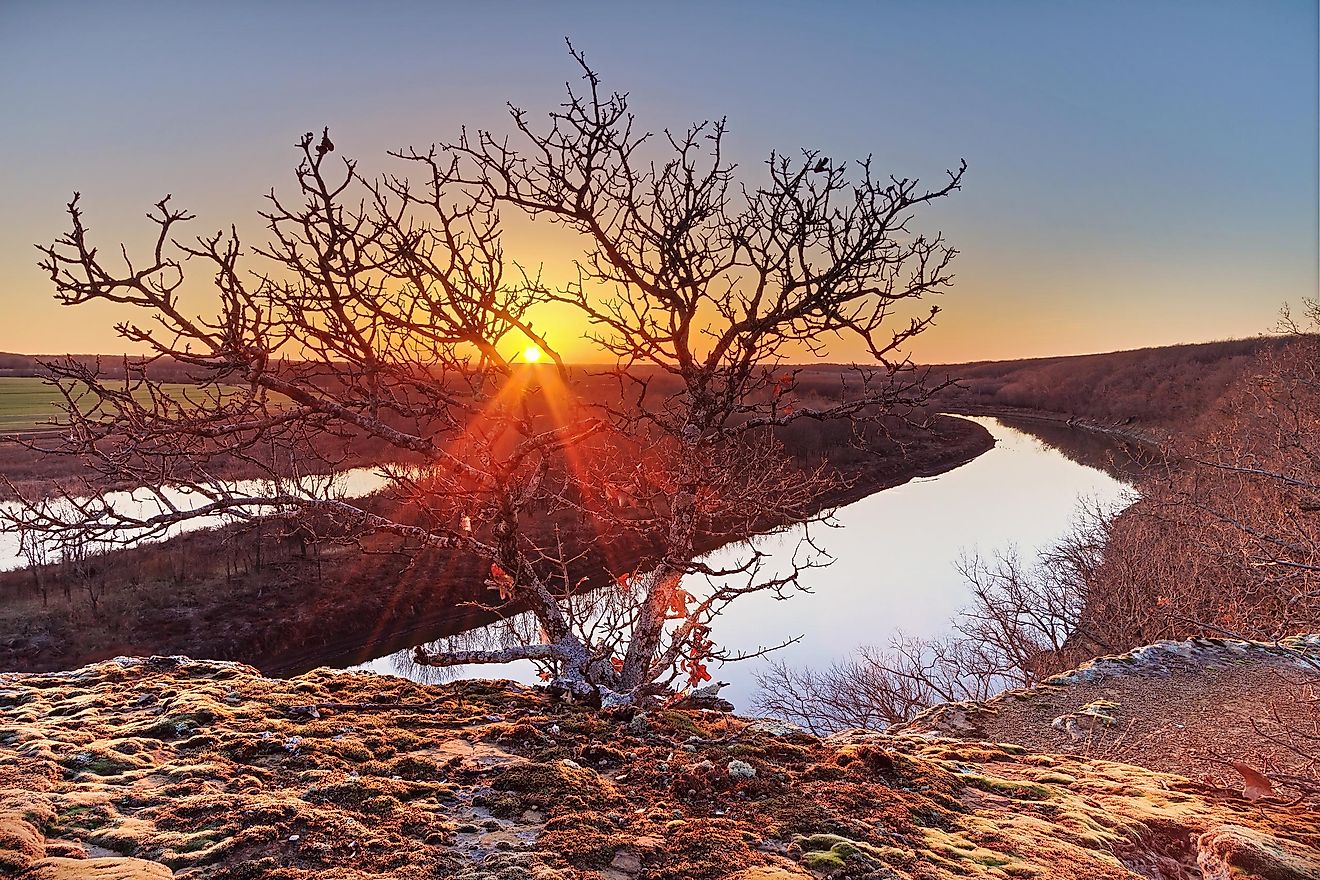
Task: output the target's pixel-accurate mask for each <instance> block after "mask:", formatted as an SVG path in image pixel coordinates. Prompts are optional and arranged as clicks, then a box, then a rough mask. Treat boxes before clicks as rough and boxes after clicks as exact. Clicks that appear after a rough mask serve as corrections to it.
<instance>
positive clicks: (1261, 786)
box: [1229, 761, 1274, 801]
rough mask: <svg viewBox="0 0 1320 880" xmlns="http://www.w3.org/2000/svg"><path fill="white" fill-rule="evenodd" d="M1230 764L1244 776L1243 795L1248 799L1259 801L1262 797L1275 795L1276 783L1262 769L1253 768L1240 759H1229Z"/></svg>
mask: <svg viewBox="0 0 1320 880" xmlns="http://www.w3.org/2000/svg"><path fill="white" fill-rule="evenodd" d="M1229 766H1231V767H1232V768H1233V769H1234V770H1236V771H1237V772H1238V775H1239V776H1241V777H1242V796H1243V797H1245V798H1246V799H1247V800H1249V801H1258V800H1260V799H1261V798H1269V797H1274V783H1273V782H1270V781H1269V779H1267V778H1266V777H1265V776H1264V774H1262V773H1261V772H1260V771H1258V770H1253V769H1252V768H1250V767H1248V766H1247V765H1246V764H1243V763H1241V762H1240V761H1229Z"/></svg>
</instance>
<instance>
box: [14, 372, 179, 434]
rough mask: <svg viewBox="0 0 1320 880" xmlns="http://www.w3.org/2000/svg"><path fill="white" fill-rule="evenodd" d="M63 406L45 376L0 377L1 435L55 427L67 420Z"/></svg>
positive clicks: (173, 389)
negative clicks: (43, 377)
mask: <svg viewBox="0 0 1320 880" xmlns="http://www.w3.org/2000/svg"><path fill="white" fill-rule="evenodd" d="M161 387H162V388H163V389H165V391H166V392H168V393H170V394H176V395H181V394H183V393H184V392H185V391H187V390H188V389H189V388H195V387H196V386H189V385H183V384H164V385H162V386H161ZM134 397H137V398H138V399H146V393H145V392H136V393H135V394H134ZM63 405H64V398H63V397H62V396H61V395H60V393H59V391H58V390H57V389H56V388H54V387H53V386H51V385H49V384H47V383H46V381H45V380H43V379H36V378H31V377H26V376H0V434H21V433H30V432H34V431H48V430H52V429H54V428H55V426H56V425H58V424H59V423H60V422H61V421H63V418H62V417H63V415H64V412H63V409H62V407H63ZM52 422H54V423H55V424H52Z"/></svg>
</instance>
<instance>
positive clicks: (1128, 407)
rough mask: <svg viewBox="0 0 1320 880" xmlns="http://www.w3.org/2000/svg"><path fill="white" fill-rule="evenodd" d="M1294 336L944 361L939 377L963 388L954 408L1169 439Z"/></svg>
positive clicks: (949, 402)
mask: <svg viewBox="0 0 1320 880" xmlns="http://www.w3.org/2000/svg"><path fill="white" fill-rule="evenodd" d="M1292 339H1293V337H1279V336H1270V337H1265V336H1261V337H1254V338H1250V339H1234V340H1227V341H1223V342H1206V343H1199V344H1191V345H1169V346H1163V347H1159V348H1143V349H1136V350H1133V351H1115V352H1108V353H1105V354H1087V355H1071V356H1067V357H1053V358H1031V359H1026V360H1015V361H983V362H976V363H966V364H942V365H937V366H932V367H930V368H929V370H930V375H931V377H932V379H937V380H938V379H944V378H946V377H947V378H951V379H956V380H957V381H958V385H957V387H954V388H950V389H948V390H947V391H945V392H942V393H941V395H940V402H941V403H942V404H943V405H944V406H945V407H946V408H948V409H951V410H953V411H956V412H967V413H977V412H986V413H1004V412H1010V413H1011V412H1019V413H1023V414H1028V415H1031V414H1035V415H1043V416H1053V417H1059V418H1062V419H1069V418H1072V419H1080V420H1084V421H1087V422H1090V423H1092V424H1096V425H1100V426H1105V427H1118V428H1125V429H1127V430H1128V431H1130V432H1132V433H1136V434H1144V435H1146V436H1151V437H1155V438H1158V437H1162V436H1165V435H1167V434H1170V433H1175V432H1181V431H1184V430H1187V429H1188V428H1190V427H1193V426H1195V425H1197V424H1198V423H1199V422H1200V421H1201V420H1202V419H1204V418H1205V417H1206V416H1207V414H1210V413H1212V412H1213V411H1214V408H1215V405H1216V403H1217V402H1218V401H1219V400H1220V399H1221V398H1222V397H1223V396H1224V394H1225V393H1226V392H1227V391H1228V390H1229V389H1230V388H1232V387H1233V385H1234V383H1236V382H1237V381H1238V380H1239V379H1241V378H1242V377H1243V376H1245V375H1248V374H1250V373H1251V372H1254V371H1255V370H1256V369H1257V368H1258V358H1259V357H1260V355H1261V354H1262V353H1263V352H1266V351H1268V350H1277V349H1278V348H1280V347H1282V346H1283V345H1285V344H1287V343H1288V342H1290V341H1292Z"/></svg>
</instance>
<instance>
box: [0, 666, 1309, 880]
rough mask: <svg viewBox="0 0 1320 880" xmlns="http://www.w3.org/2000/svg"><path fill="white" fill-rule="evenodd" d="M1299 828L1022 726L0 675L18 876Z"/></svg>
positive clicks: (1034, 865) (1088, 863)
mask: <svg viewBox="0 0 1320 880" xmlns="http://www.w3.org/2000/svg"><path fill="white" fill-rule="evenodd" d="M1318 849H1320V821H1318V820H1317V813H1316V812H1315V810H1314V809H1313V808H1312V807H1311V806H1309V805H1307V804H1304V803H1302V804H1299V803H1293V804H1289V803H1286V802H1282V801H1280V800H1277V799H1271V798H1265V799H1255V800H1250V799H1248V798H1246V797H1244V796H1242V794H1241V793H1239V792H1234V791H1227V790H1223V789H1219V788H1215V787H1212V786H1207V785H1204V784H1201V783H1198V782H1194V781H1191V780H1188V779H1186V778H1183V777H1179V776H1173V775H1167V774H1162V773H1157V772H1153V771H1150V770H1147V769H1144V768H1142V767H1139V766H1136V765H1133V764H1122V763H1114V762H1110V761H1099V760H1092V759H1089V758H1086V757H1082V756H1075V755H1074V756H1068V755H1049V754H1041V753H1036V752H1032V751H1029V750H1027V749H1023V748H1021V747H1019V746H1011V745H995V744H991V743H986V742H977V743H964V742H959V741H956V740H947V739H926V738H922V737H912V736H886V735H882V734H866V733H859V732H853V733H849V734H843V735H839V736H836V737H832V738H829V739H825V740H821V739H817V738H815V737H812V736H809V735H806V734H803V733H801V732H799V731H796V730H794V729H793V728H792V727H791V726H786V725H783V724H781V723H777V722H760V721H753V720H749V719H744V718H739V717H736V716H731V715H725V714H721V713H718V712H708V711H685V710H680V709H663V708H660V709H652V710H650V711H646V712H634V711H624V712H621V713H615V714H604V713H599V712H592V711H590V710H586V709H583V708H580V707H577V706H573V705H568V704H564V703H556V702H551V701H550V700H548V699H547V697H546V696H545V695H544V693H543V692H541V691H539V690H536V689H530V688H523V687H519V686H516V685H511V684H509V683H495V682H479V681H468V682H460V683H455V684H452V685H448V686H425V685H418V684H415V683H412V682H408V681H404V680H400V679H393V678H385V677H380V676H375V675H369V674H361V673H354V674H344V673H331V672H328V671H325V670H319V671H316V672H313V673H310V674H308V675H305V676H300V677H298V678H295V679H288V680H280V679H269V678H263V677H261V676H260V675H259V674H258V673H257V672H256V670H254V669H251V668H249V667H246V666H242V665H238V664H224V663H215V662H194V661H188V660H183V659H169V658H155V659H152V660H130V659H122V660H119V661H112V662H105V663H101V664H97V665H94V666H89V667H86V668H83V669H78V670H74V671H71V672H63V673H54V674H47V675H16V674H3V675H0V873H5V874H6V875H7V876H15V877H19V878H22V880H53V878H59V880H92V878H98V880H105V878H108V877H115V878H123V880H129V878H131V880H167V878H170V877H180V878H182V877H188V878H195V880H212V878H214V880H250V878H257V877H268V878H282V880H311V878H316V877H335V878H339V880H359V878H360V880H367V878H373V880H381V878H395V877H398V878H412V877H418V876H423V875H425V876H444V877H454V878H461V880H509V878H527V880H643V878H644V880H794V878H801V880H809V878H821V877H831V878H863V877H869V878H878V877H887V878H891V880H953V878H969V877H970V878H983V880H989V878H998V880H1004V878H1010V877H1015V878H1024V877H1036V878H1042V880H1043V878H1050V880H1133V878H1160V880H1169V878H1190V877H1207V878H1210V877H1214V878H1229V877H1233V878H1241V880H1248V878H1254V880H1266V878H1269V880H1300V878H1304V877H1308V876H1315V872H1316V870H1317V867H1318V866H1320V852H1317V850H1318Z"/></svg>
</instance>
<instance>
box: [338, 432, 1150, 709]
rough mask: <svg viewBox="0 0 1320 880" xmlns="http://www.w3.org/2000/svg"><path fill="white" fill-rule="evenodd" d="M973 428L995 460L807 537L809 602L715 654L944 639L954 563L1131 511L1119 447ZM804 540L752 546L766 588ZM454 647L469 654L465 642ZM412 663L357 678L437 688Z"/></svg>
mask: <svg viewBox="0 0 1320 880" xmlns="http://www.w3.org/2000/svg"><path fill="white" fill-rule="evenodd" d="M972 420H973V421H976V422H978V423H980V424H982V425H984V426H985V427H986V428H987V429H988V430H989V431H990V432H991V434H993V435H994V437H995V440H996V445H995V448H994V449H992V450H991V451H989V452H987V453H985V454H984V455H981V456H980V457H978V458H976V459H974V460H973V461H972V462H970V463H968V464H966V465H964V466H962V467H960V468H957V469H955V470H953V471H949V472H948V473H945V474H941V475H939V476H937V477H930V478H923V479H917V480H913V481H912V482H909V483H906V484H904V485H902V486H898V487H895V488H893V489H887V490H885V491H884V492H880V493H877V494H875V495H872V496H870V497H868V498H864V499H862V500H861V501H858V502H856V503H854V504H850V505H848V506H847V507H844V508H841V509H840V510H839V511H838V513H837V515H836V517H835V519H836V521H837V525H838V526H839V528H837V529H833V530H822V529H820V528H815V529H813V531H812V538H813V539H814V540H816V541H817V542H818V543H820V544H821V545H822V546H823V548H824V549H825V550H827V551H828V552H829V553H830V554H831V555H832V556H834V557H835V559H836V561H835V563H834V564H833V565H831V566H829V567H827V568H824V569H817V570H814V571H812V572H810V573H809V574H808V575H807V576H806V577H804V579H803V583H804V585H805V586H807V587H808V588H809V589H810V590H811V593H810V594H799V595H795V596H793V597H792V598H790V599H788V600H784V601H780V600H777V599H775V598H774V597H773V596H772V595H768V594H754V595H750V596H747V597H745V598H743V599H740V600H739V601H738V602H736V603H734V604H733V605H732V606H731V608H730V610H729V611H728V612H727V613H726V614H725V615H723V616H722V617H720V618H719V619H717V620H716V621H715V624H714V629H713V637H714V638H715V640H716V641H717V643H718V644H719V645H720V646H721V647H724V648H726V649H729V650H731V651H735V652H738V651H742V652H752V651H755V650H757V649H758V648H760V647H762V646H765V645H771V644H777V643H779V642H781V641H783V640H785V639H788V638H792V637H795V636H801V637H802V638H801V640H800V641H798V642H796V643H794V644H792V645H790V646H788V647H786V648H784V649H783V650H782V651H779V652H776V654H775V655H774V656H775V658H776V659H779V660H783V661H784V662H786V663H788V664H789V665H792V666H811V667H823V666H827V665H829V664H830V663H832V662H834V661H836V660H841V659H843V658H845V657H846V656H848V655H849V654H851V653H852V652H853V651H854V650H855V649H856V648H857V647H859V646H862V645H884V644H886V643H887V642H888V641H889V639H890V637H891V636H892V635H894V634H895V632H897V631H898V630H902V631H903V632H904V633H906V634H908V635H911V636H920V637H938V636H943V635H945V634H946V633H947V632H948V631H949V627H950V622H951V620H952V619H953V617H954V616H955V615H956V614H957V612H958V611H959V610H960V609H961V608H962V607H963V606H964V605H965V604H966V602H967V600H968V594H967V585H966V584H965V583H964V582H963V580H962V578H961V577H960V576H959V574H958V572H957V570H956V567H955V566H956V563H957V562H958V560H959V559H961V558H963V557H965V556H966V555H968V554H970V553H976V552H981V553H986V554H989V553H993V552H996V551H1002V550H1005V549H1006V548H1010V547H1015V548H1017V549H1018V550H1019V551H1020V552H1022V553H1024V554H1030V553H1033V552H1034V551H1035V550H1036V549H1037V548H1043V547H1045V546H1047V545H1049V544H1051V543H1053V542H1055V541H1056V540H1058V539H1059V538H1060V537H1062V535H1063V534H1064V532H1065V531H1066V530H1067V527H1068V524H1069V522H1070V520H1071V517H1072V515H1073V513H1074V511H1075V509H1076V507H1077V504H1078V502H1079V500H1081V499H1087V500H1091V501H1094V502H1096V503H1099V504H1101V505H1106V506H1118V505H1121V504H1124V503H1126V501H1127V500H1129V499H1130V495H1129V493H1130V483H1129V482H1128V480H1130V479H1131V478H1130V476H1127V475H1129V474H1131V473H1133V472H1134V471H1133V470H1132V468H1133V467H1134V465H1133V464H1132V460H1131V458H1130V457H1129V456H1127V454H1126V453H1125V452H1124V451H1123V448H1122V444H1121V443H1117V442H1115V440H1114V439H1111V438H1107V437H1105V435H1096V434H1087V432H1084V431H1079V430H1077V429H1071V428H1064V429H1063V430H1062V432H1052V435H1051V436H1048V437H1045V436H1033V435H1037V434H1044V433H1045V432H1044V431H1041V430H1039V428H1040V426H1038V425H1031V426H1028V425H1026V424H1022V425H1021V429H1019V428H1017V427H1012V426H1009V425H1008V424H1005V423H1004V422H1003V421H1001V420H999V419H994V418H988V417H972ZM1028 430H1029V431H1030V433H1028ZM1065 434H1066V435H1067V436H1065ZM1106 446H1107V449H1108V451H1106V450H1105V447H1106ZM1065 448H1066V449H1067V452H1066V453H1065V451H1064V449H1065ZM1125 457H1126V458H1127V461H1126V463H1124V458H1125ZM1081 462H1088V463H1081ZM1089 462H1095V463H1096V464H1095V465H1091V464H1089ZM1102 462H1108V464H1109V466H1110V470H1109V471H1106V470H1104V469H1101V467H1100V466H1099V465H1100V464H1101V463H1102ZM1115 474H1117V475H1118V476H1115ZM1120 477H1125V478H1120ZM803 534H804V532H803V530H802V529H801V528H800V527H799V528H790V529H787V530H785V531H783V532H780V533H777V534H772V535H766V536H763V537H760V538H757V539H756V546H757V547H758V549H760V550H763V551H765V552H767V553H769V554H770V560H769V562H768V567H767V570H766V571H765V574H767V575H773V574H775V573H776V571H777V569H776V561H778V563H779V569H778V571H779V573H783V572H782V569H783V567H784V561H785V560H787V559H791V557H792V555H793V554H794V552H795V551H797V550H798V548H799V545H800V543H801V540H802V538H803ZM740 552H742V553H745V549H743V548H741V547H728V548H722V549H720V550H717V551H715V553H713V554H711V556H710V557H708V558H709V560H710V561H711V562H712V564H713V566H714V567H717V568H718V567H722V566H728V565H730V564H731V563H734V561H735V559H737V558H739V554H740ZM744 558H745V557H744ZM702 587H703V585H702V584H700V583H697V584H692V585H691V586H690V587H689V589H690V590H691V591H692V592H694V593H697V592H700V591H701V590H702ZM524 625H528V626H530V625H531V623H530V620H528V619H524ZM498 633H499V630H497V629H493V628H488V629H486V630H478V631H474V632H473V633H470V634H463V635H462V636H460V637H458V638H460V639H462V640H467V639H476V640H478V641H480V640H482V639H491V638H503V636H501V635H497V634H498ZM463 646H464V647H468V645H467V643H466V642H464V643H463ZM438 647H443V645H441V646H438ZM408 653H409V652H406V651H405V652H399V653H397V654H394V655H389V656H385V657H381V658H378V659H376V660H373V661H371V662H369V663H366V664H363V665H362V666H359V667H355V668H361V669H370V670H373V671H377V672H383V673H389V674H396V675H405V676H407V677H410V678H420V677H421V676H422V675H423V674H425V675H430V674H432V672H433V671H432V670H424V671H421V672H419V668H418V667H416V666H415V664H412V663H411V661H410V660H409V659H408ZM767 662H769V661H768V660H766V659H764V658H761V659H757V660H750V661H747V662H744V663H735V664H725V665H723V666H720V667H716V668H713V669H712V672H713V673H714V674H715V675H716V677H718V678H719V679H722V680H724V681H728V682H730V683H731V686H730V687H729V688H728V690H727V691H726V692H725V694H724V695H726V696H728V698H729V699H730V700H732V701H733V703H734V704H735V705H737V706H741V707H746V706H748V705H749V704H750V698H751V696H752V693H753V691H754V689H755V673H756V671H757V669H758V668H761V667H763V665H764V664H765V663H767ZM452 674H455V675H470V676H478V677H482V678H512V679H514V680H517V681H522V682H525V683H534V682H535V680H536V670H535V669H533V668H532V667H531V665H530V664H527V663H513V664H501V665H491V666H482V667H475V668H460V669H455V670H454V671H453V673H452Z"/></svg>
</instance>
